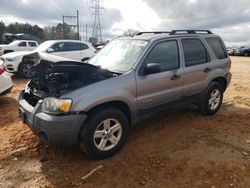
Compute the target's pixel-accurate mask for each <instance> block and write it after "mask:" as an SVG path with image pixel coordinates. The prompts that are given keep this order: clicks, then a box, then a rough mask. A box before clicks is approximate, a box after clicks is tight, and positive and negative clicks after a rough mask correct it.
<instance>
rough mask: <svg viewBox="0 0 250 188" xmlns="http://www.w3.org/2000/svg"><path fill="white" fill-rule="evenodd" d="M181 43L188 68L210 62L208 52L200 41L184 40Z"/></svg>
mask: <svg viewBox="0 0 250 188" xmlns="http://www.w3.org/2000/svg"><path fill="white" fill-rule="evenodd" d="M181 42H182V46H183V51H184V57H185V65H186V66H187V67H188V66H193V65H199V64H202V63H206V62H208V61H209V60H208V55H207V50H206V48H205V47H204V45H203V44H202V42H201V41H200V40H199V39H182V40H181Z"/></svg>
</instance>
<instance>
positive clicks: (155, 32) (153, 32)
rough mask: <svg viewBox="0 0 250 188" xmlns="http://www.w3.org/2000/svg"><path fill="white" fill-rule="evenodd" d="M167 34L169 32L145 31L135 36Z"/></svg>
mask: <svg viewBox="0 0 250 188" xmlns="http://www.w3.org/2000/svg"><path fill="white" fill-rule="evenodd" d="M164 33H166V34H169V33H170V31H146V32H139V33H137V34H136V35H143V34H164Z"/></svg>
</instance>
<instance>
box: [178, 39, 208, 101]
mask: <svg viewBox="0 0 250 188" xmlns="http://www.w3.org/2000/svg"><path fill="white" fill-rule="evenodd" d="M181 44H182V49H183V54H184V64H185V73H184V87H183V88H184V96H192V95H195V94H199V93H200V92H202V91H203V90H204V89H205V88H206V87H207V86H206V84H205V83H206V78H207V76H208V75H209V72H210V71H212V69H213V62H212V61H211V58H210V56H209V53H208V50H207V48H206V46H205V44H204V43H203V42H202V40H201V39H199V38H182V39H181Z"/></svg>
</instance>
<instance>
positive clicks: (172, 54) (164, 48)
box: [146, 41, 179, 72]
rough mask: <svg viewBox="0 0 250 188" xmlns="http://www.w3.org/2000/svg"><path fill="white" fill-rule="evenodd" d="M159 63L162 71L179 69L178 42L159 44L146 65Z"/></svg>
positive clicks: (149, 56)
mask: <svg viewBox="0 0 250 188" xmlns="http://www.w3.org/2000/svg"><path fill="white" fill-rule="evenodd" d="M150 63H158V64H159V65H160V67H161V71H162V72H164V71H168V70H173V69H177V68H178V67H179V51H178V45H177V41H167V42H161V43H159V44H157V45H156V46H155V47H154V48H153V50H152V51H151V52H150V54H149V55H148V57H147V59H146V64H150Z"/></svg>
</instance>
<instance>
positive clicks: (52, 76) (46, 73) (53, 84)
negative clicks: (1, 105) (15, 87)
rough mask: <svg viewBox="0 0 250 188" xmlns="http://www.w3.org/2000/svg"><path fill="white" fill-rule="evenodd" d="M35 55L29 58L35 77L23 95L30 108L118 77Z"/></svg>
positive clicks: (98, 70)
mask: <svg viewBox="0 0 250 188" xmlns="http://www.w3.org/2000/svg"><path fill="white" fill-rule="evenodd" d="M37 55H39V54H33V56H32V57H29V58H33V62H37V63H35V64H34V66H32V67H31V68H32V69H35V71H36V75H35V76H34V78H33V79H32V80H31V81H30V82H29V84H28V87H27V89H26V91H25V93H24V98H25V99H26V100H27V101H28V102H29V103H30V104H31V105H32V106H35V105H36V104H37V102H38V101H39V100H40V99H44V98H46V97H60V96H62V95H63V94H65V93H68V92H70V91H73V90H76V89H78V88H81V87H84V86H87V85H90V84H92V83H95V82H98V81H101V80H105V79H108V78H112V77H116V76H118V75H119V73H114V72H110V71H108V70H105V69H101V68H100V67H97V66H94V65H91V64H87V63H83V62H77V61H65V60H64V61H59V62H53V60H52V61H50V60H48V57H46V58H45V59H39V58H37ZM49 56H51V55H49Z"/></svg>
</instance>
